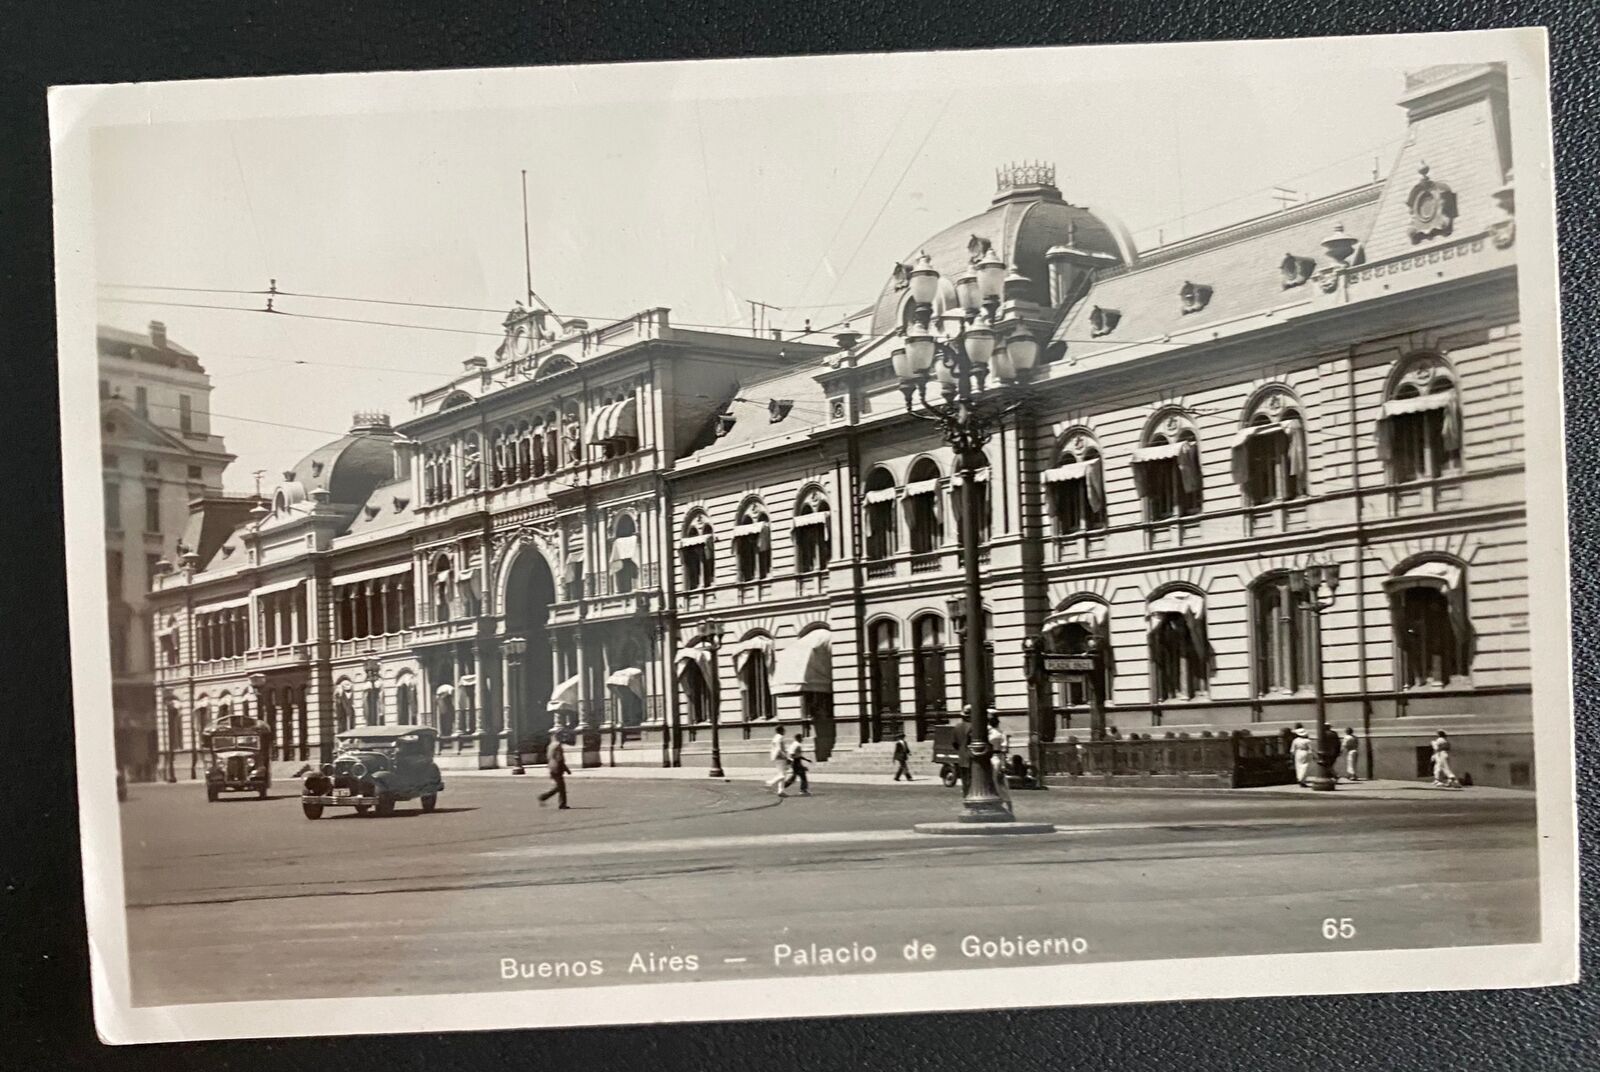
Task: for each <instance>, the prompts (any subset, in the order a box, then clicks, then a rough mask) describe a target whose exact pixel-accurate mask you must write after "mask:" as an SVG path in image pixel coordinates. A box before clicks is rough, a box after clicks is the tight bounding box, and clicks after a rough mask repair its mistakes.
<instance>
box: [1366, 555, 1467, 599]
mask: <svg viewBox="0 0 1600 1072" xmlns="http://www.w3.org/2000/svg"><path fill="white" fill-rule="evenodd" d="M1383 583H1384V585H1385V586H1386V587H1389V588H1407V587H1411V586H1413V585H1426V586H1428V587H1430V588H1437V589H1439V590H1440V591H1441V592H1445V593H1447V594H1448V593H1451V592H1454V591H1456V590H1457V589H1459V588H1460V587H1461V567H1460V566H1457V565H1456V564H1454V563H1453V562H1419V563H1418V564H1417V565H1415V566H1412V567H1411V568H1410V569H1408V570H1406V571H1405V572H1404V573H1398V574H1396V575H1395V576H1393V577H1388V578H1385V579H1384V582H1383Z"/></svg>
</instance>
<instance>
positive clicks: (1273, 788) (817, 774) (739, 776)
mask: <svg viewBox="0 0 1600 1072" xmlns="http://www.w3.org/2000/svg"><path fill="white" fill-rule="evenodd" d="M527 770H528V774H527V777H530V778H534V777H536V778H540V779H543V778H544V777H545V772H544V768H543V767H533V766H530V767H528V769H527ZM706 771H707V768H706V767H703V766H694V767H643V766H640V767H632V766H630V767H586V768H583V769H579V768H576V767H575V768H573V772H572V777H574V778H578V779H586V778H607V779H609V778H619V779H624V780H626V779H645V780H651V779H658V780H671V781H692V782H709V781H714V780H715V779H713V778H712V777H711V776H710V775H709V774H708V773H706ZM806 773H807V774H808V775H809V776H810V778H811V781H812V782H813V783H815V784H817V785H896V784H899V785H903V786H906V787H907V788H911V787H921V788H927V787H932V788H936V789H945V786H944V784H943V783H942V782H940V781H939V779H938V778H937V777H935V776H933V775H918V776H917V777H916V780H915V781H913V782H900V783H896V782H894V781H892V780H891V778H890V777H889V776H888V775H885V774H847V773H829V771H828V769H827V767H826V766H825V765H820V766H815V767H811V768H809V769H808V770H807V772H806ZM509 777H515V775H512V774H511V773H510V772H509V771H507V770H506V769H505V768H504V767H500V768H492V769H490V770H460V771H446V772H445V778H446V780H449V779H451V778H509ZM771 777H772V771H771V770H770V769H768V768H766V767H727V768H724V778H723V779H722V780H724V781H730V782H765V781H767V780H768V779H769V778H771ZM1088 790H1095V791H1100V792H1110V793H1122V794H1131V793H1160V794H1169V793H1170V794H1173V795H1175V796H1178V797H1183V796H1200V795H1204V796H1217V795H1224V796H1271V797H1326V796H1337V797H1350V798H1354V799H1357V800H1416V799H1419V798H1437V797H1457V798H1460V799H1462V800H1484V799H1494V800H1532V799H1533V797H1534V793H1533V790H1531V789H1501V788H1498V787H1495V786H1486V785H1485V786H1473V787H1472V788H1470V789H1441V788H1438V787H1436V786H1434V785H1433V784H1432V783H1431V782H1426V781H1415V782H1408V781H1403V780H1400V779H1382V778H1380V779H1376V780H1373V781H1362V782H1340V783H1339V787H1338V789H1336V790H1335V791H1334V792H1333V793H1319V792H1317V791H1316V790H1313V789H1303V788H1301V787H1300V786H1298V785H1264V786H1254V787H1252V788H1249V789H1178V788H1170V789H1168V788H1161V787H1155V786H1128V787H1121V786H1118V787H1108V786H1101V785H1083V786H1070V785H1069V786H1056V785H1052V786H1049V787H1048V788H1047V789H1046V790H1045V791H1046V792H1067V793H1076V792H1084V791H1088ZM946 792H952V793H959V792H960V790H958V789H949V790H946Z"/></svg>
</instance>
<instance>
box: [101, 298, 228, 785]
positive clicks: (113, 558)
mask: <svg viewBox="0 0 1600 1072" xmlns="http://www.w3.org/2000/svg"><path fill="white" fill-rule="evenodd" d="M97 343H98V351H99V353H98V358H99V367H100V434H101V467H102V474H101V481H102V489H103V492H104V510H105V522H106V528H105V537H106V593H107V602H108V605H109V608H110V626H111V672H112V710H113V714H114V718H115V724H116V735H117V763H118V765H119V766H120V767H121V768H122V770H123V771H124V772H126V773H127V775H128V776H129V777H130V778H133V779H136V780H142V779H149V778H152V777H154V776H155V774H156V766H157V757H158V755H159V748H158V740H157V733H156V723H155V706H154V704H153V702H152V699H151V696H152V691H151V690H152V686H153V684H154V678H153V676H152V673H153V669H154V665H155V644H154V635H153V633H152V631H151V616H150V609H149V607H148V606H147V604H146V597H147V595H148V593H149V591H150V588H151V586H152V585H153V584H154V582H155V581H156V579H157V578H158V576H159V573H160V571H159V569H158V563H159V562H161V561H162V560H163V559H164V558H166V557H168V556H169V555H171V554H172V553H174V552H175V550H176V545H177V544H178V543H179V542H181V538H182V536H183V534H184V530H185V527H186V526H187V524H188V521H189V503H190V501H191V500H194V499H197V498H208V497H209V498H216V497H218V496H220V494H221V489H222V471H223V470H224V469H225V468H226V467H227V465H228V463H229V462H230V461H232V460H233V455H231V454H229V453H228V452H227V451H226V450H225V449H224V447H223V443H222V437H221V436H218V435H213V434H212V433H211V425H210V422H211V416H210V413H211V402H210V400H211V378H210V376H208V375H207V374H206V371H205V368H204V367H203V366H202V365H201V364H200V361H199V359H198V358H197V357H196V356H195V355H194V354H193V353H191V352H190V351H189V350H186V349H185V348H183V347H182V346H179V345H178V344H177V343H175V342H173V341H172V340H170V339H169V338H167V329H166V325H165V324H162V323H161V322H159V321H152V322H151V323H150V327H149V333H148V334H146V335H140V334H138V333H135V332H128V331H124V330H122V329H120V328H114V327H109V326H107V325H104V324H102V325H100V328H99V330H98V332H97Z"/></svg>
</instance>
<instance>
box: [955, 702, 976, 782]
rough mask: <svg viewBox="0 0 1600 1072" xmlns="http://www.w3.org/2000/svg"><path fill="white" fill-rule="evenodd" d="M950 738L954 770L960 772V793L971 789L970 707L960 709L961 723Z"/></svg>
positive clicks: (967, 705) (965, 706)
mask: <svg viewBox="0 0 1600 1072" xmlns="http://www.w3.org/2000/svg"><path fill="white" fill-rule="evenodd" d="M951 738H952V741H951V743H953V744H954V745H955V746H956V769H957V770H958V771H960V772H961V791H962V792H963V793H965V792H966V791H967V790H968V789H970V788H971V787H972V705H971V704H966V705H964V706H963V707H962V708H961V721H960V722H959V723H957V724H956V727H955V730H954V731H953V732H952V733H951Z"/></svg>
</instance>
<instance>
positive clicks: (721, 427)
mask: <svg viewBox="0 0 1600 1072" xmlns="http://www.w3.org/2000/svg"><path fill="white" fill-rule="evenodd" d="M734 420H735V418H734V416H733V414H731V413H719V414H717V416H716V423H715V425H714V427H713V430H714V431H715V432H716V436H717V438H718V439H721V438H722V437H723V436H725V435H727V434H728V433H729V432H731V431H733V425H734Z"/></svg>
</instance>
